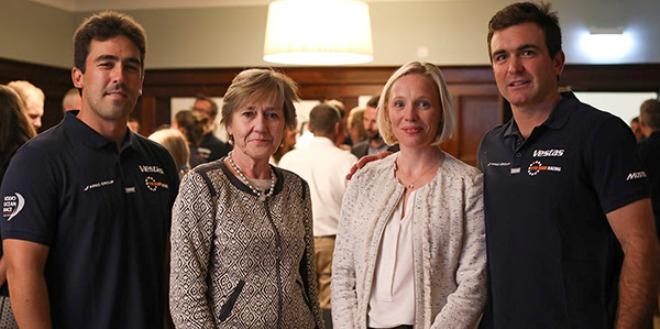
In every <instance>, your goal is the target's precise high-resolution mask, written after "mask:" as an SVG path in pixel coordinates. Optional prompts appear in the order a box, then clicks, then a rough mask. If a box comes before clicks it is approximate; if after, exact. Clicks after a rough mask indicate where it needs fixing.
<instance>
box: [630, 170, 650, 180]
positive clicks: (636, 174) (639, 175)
mask: <svg viewBox="0 0 660 329" xmlns="http://www.w3.org/2000/svg"><path fill="white" fill-rule="evenodd" d="M645 177H646V173H645V172H643V171H638V172H631V173H629V174H628V177H626V181H629V180H633V179H640V178H645Z"/></svg>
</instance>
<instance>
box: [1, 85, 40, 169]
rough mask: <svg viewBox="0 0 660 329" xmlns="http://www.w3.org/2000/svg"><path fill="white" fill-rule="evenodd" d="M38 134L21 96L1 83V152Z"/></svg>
mask: <svg viewBox="0 0 660 329" xmlns="http://www.w3.org/2000/svg"><path fill="white" fill-rule="evenodd" d="M36 135H37V133H36V132H35V130H34V128H33V127H32V125H31V124H30V121H29V120H28V118H27V116H26V115H25V104H24V103H23V100H22V99H21V97H20V96H19V95H18V93H17V92H16V91H15V90H14V89H13V88H9V87H8V86H5V85H0V152H2V153H4V152H10V151H11V149H12V148H13V147H15V146H17V145H21V144H23V143H25V142H26V141H27V140H29V139H30V138H32V137H34V136H36ZM1 179H2V177H0V180H1Z"/></svg>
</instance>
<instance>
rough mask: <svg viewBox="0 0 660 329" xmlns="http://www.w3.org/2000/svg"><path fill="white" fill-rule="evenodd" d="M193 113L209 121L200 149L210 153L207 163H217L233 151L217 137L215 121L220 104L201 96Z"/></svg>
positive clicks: (195, 104)
mask: <svg viewBox="0 0 660 329" xmlns="http://www.w3.org/2000/svg"><path fill="white" fill-rule="evenodd" d="M192 111H193V112H197V113H199V114H203V115H205V116H206V117H207V118H208V120H207V121H206V126H205V127H204V134H203V135H202V139H201V141H200V142H199V145H198V147H199V148H201V149H203V150H202V152H205V153H208V154H209V155H208V157H207V159H206V160H207V161H209V162H210V161H215V160H218V159H220V158H222V157H223V156H225V155H227V153H229V151H231V145H230V144H228V143H225V142H223V141H221V140H220V139H219V138H218V137H216V136H215V134H214V132H215V121H216V119H217V117H218V104H217V103H216V102H215V101H214V100H213V99H212V98H211V97H207V96H204V95H199V96H197V98H196V99H195V103H194V104H193V107H192Z"/></svg>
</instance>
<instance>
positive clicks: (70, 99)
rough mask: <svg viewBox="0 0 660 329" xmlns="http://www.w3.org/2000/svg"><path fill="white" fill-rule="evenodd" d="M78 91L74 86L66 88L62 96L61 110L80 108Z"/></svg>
mask: <svg viewBox="0 0 660 329" xmlns="http://www.w3.org/2000/svg"><path fill="white" fill-rule="evenodd" d="M81 101H82V100H81V99H80V91H78V89H76V88H71V89H69V90H67V92H66V93H65V94H64V97H63V98H62V111H63V112H68V111H71V110H80V102H81Z"/></svg>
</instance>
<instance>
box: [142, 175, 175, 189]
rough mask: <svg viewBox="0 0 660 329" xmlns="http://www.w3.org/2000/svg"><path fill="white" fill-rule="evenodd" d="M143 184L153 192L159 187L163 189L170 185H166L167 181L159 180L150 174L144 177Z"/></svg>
mask: <svg viewBox="0 0 660 329" xmlns="http://www.w3.org/2000/svg"><path fill="white" fill-rule="evenodd" d="M144 184H145V185H146V186H147V188H148V189H149V190H151V191H153V192H156V190H158V188H159V187H161V188H164V189H169V188H170V186H169V185H167V183H164V182H159V181H157V180H156V179H154V178H153V177H151V176H148V177H147V178H145V179H144Z"/></svg>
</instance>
